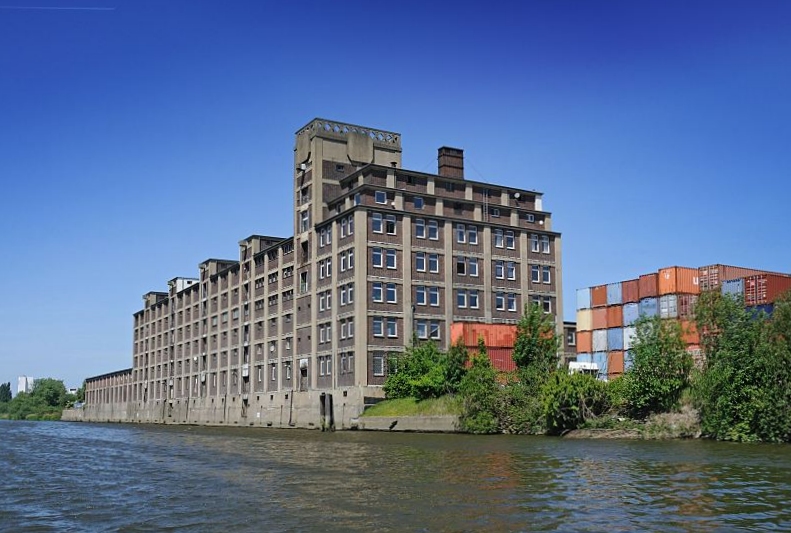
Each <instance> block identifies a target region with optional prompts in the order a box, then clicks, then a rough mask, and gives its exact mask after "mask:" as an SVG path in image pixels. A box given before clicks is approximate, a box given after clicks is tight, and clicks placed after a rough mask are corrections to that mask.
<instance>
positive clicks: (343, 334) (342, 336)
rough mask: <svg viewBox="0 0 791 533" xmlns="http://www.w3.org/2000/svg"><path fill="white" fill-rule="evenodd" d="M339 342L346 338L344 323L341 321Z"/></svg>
mask: <svg viewBox="0 0 791 533" xmlns="http://www.w3.org/2000/svg"><path fill="white" fill-rule="evenodd" d="M340 336H341V340H343V339H345V338H346V321H345V320H341V331H340Z"/></svg>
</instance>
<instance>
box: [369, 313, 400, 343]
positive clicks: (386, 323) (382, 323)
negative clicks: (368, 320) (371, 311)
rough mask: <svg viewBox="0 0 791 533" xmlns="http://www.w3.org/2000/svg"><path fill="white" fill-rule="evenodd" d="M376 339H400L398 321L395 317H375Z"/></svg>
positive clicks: (374, 330)
mask: <svg viewBox="0 0 791 533" xmlns="http://www.w3.org/2000/svg"><path fill="white" fill-rule="evenodd" d="M373 336H374V337H385V336H387V337H390V338H395V337H398V320H397V319H396V318H393V317H381V316H375V317H373Z"/></svg>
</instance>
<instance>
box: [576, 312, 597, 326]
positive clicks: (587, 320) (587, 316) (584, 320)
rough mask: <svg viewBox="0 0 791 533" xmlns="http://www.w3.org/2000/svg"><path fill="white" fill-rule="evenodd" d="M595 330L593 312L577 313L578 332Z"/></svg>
mask: <svg viewBox="0 0 791 533" xmlns="http://www.w3.org/2000/svg"><path fill="white" fill-rule="evenodd" d="M592 330H593V310H591V309H582V310H580V311H577V331H592Z"/></svg>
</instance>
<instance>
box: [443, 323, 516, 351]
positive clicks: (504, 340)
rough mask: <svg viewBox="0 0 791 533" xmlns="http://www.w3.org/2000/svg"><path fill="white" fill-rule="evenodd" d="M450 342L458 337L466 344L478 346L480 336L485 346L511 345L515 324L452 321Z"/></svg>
mask: <svg viewBox="0 0 791 533" xmlns="http://www.w3.org/2000/svg"><path fill="white" fill-rule="evenodd" d="M450 337H451V343H452V344H455V343H456V342H458V340H459V338H460V337H461V338H462V339H463V342H464V344H465V345H466V346H478V338H479V337H482V338H483V342H484V344H486V346H498V347H503V346H513V345H514V341H515V340H516V326H515V325H510V324H481V323H478V322H454V323H453V324H451V325H450Z"/></svg>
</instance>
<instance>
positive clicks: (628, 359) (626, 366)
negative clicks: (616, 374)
mask: <svg viewBox="0 0 791 533" xmlns="http://www.w3.org/2000/svg"><path fill="white" fill-rule="evenodd" d="M633 362H634V357H633V356H632V352H631V351H630V350H626V351H625V352H624V353H623V370H624V372H626V371H627V370H631V369H632V363H633Z"/></svg>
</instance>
